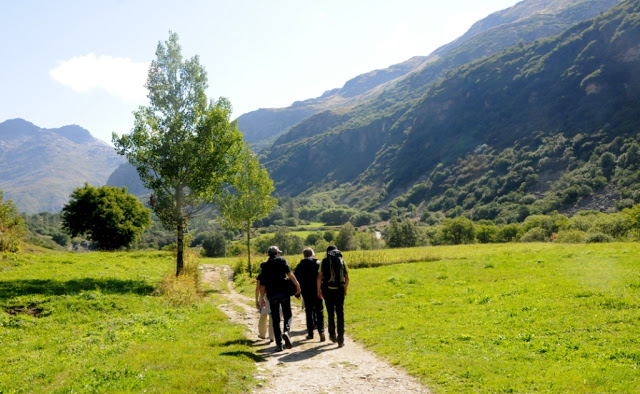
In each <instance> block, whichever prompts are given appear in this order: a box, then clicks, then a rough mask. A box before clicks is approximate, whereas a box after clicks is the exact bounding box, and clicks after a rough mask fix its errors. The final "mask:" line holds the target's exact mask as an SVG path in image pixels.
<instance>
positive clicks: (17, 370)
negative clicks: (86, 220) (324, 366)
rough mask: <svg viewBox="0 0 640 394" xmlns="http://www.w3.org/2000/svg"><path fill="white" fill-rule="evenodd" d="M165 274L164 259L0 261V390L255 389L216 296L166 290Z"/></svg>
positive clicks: (87, 256)
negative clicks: (217, 305)
mask: <svg viewBox="0 0 640 394" xmlns="http://www.w3.org/2000/svg"><path fill="white" fill-rule="evenodd" d="M174 270H175V260H174V257H173V255H172V254H170V253H165V252H132V253H126V252H122V253H102V252H91V253H52V252H31V253H22V254H19V255H6V256H5V257H4V259H2V260H0V347H1V349H2V351H1V354H0V393H22V392H24V393H28V392H46V393H70V392H105V393H106V392H108V393H114V392H116V393H117V392H143V391H146V392H246V391H248V390H249V389H250V388H251V387H254V384H255V381H254V380H253V377H252V376H253V373H254V370H255V366H254V362H255V360H256V356H255V355H254V353H252V349H251V346H250V342H249V341H247V340H246V338H245V336H244V333H243V328H242V327H239V326H235V325H232V324H229V322H228V321H227V320H226V317H225V316H224V315H223V314H222V312H220V311H219V310H218V309H217V308H216V306H215V302H216V299H215V294H208V295H207V294H206V292H204V293H205V294H204V295H206V297H203V296H202V292H201V293H200V294H201V295H199V296H196V297H195V298H194V297H193V294H191V295H190V294H189V292H190V290H189V287H188V286H180V284H179V283H178V284H177V285H175V284H174V285H173V288H172V289H171V287H172V286H171V285H169V286H167V285H165V284H164V282H163V281H165V282H166V278H167V277H171V276H172V275H173V273H174V272H175V271H174ZM168 282H170V281H168ZM163 286H164V287H165V288H167V287H168V288H169V290H168V293H167V294H163V293H162V292H159V291H158V289H162V288H163Z"/></svg>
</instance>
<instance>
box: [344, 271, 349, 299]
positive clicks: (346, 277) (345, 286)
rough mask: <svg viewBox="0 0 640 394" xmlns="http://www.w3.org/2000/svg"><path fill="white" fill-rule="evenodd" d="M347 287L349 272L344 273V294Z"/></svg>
mask: <svg viewBox="0 0 640 394" xmlns="http://www.w3.org/2000/svg"><path fill="white" fill-rule="evenodd" d="M347 287H349V273H346V274H345V275H344V295H347Z"/></svg>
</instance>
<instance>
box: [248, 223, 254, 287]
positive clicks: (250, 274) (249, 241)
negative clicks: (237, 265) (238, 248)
mask: <svg viewBox="0 0 640 394" xmlns="http://www.w3.org/2000/svg"><path fill="white" fill-rule="evenodd" d="M247 259H248V262H249V278H251V277H252V275H253V273H252V272H251V224H247Z"/></svg>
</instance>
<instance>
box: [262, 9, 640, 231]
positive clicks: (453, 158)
mask: <svg viewBox="0 0 640 394" xmlns="http://www.w3.org/2000/svg"><path fill="white" fill-rule="evenodd" d="M637 7H638V4H637V3H636V2H632V1H625V2H623V3H621V4H620V5H618V6H616V7H614V8H612V9H611V10H610V11H608V12H606V13H603V14H602V15H600V16H597V17H596V18H595V19H592V20H588V21H585V22H581V23H579V24H577V25H575V26H574V27H572V28H570V29H569V30H567V31H566V32H564V33H562V34H560V35H558V36H555V37H553V38H548V39H543V40H540V41H536V42H535V43H533V44H530V45H526V44H522V43H521V44H520V45H517V46H515V47H512V48H510V49H508V50H506V51H504V52H502V53H500V54H497V55H494V56H492V57H489V58H485V59H482V60H478V61H475V62H472V63H470V64H468V65H465V66H462V67H460V68H458V69H456V70H454V71H451V72H449V73H448V74H447V76H446V77H444V78H442V79H441V80H439V81H438V82H437V83H434V84H432V85H429V86H428V87H426V88H423V89H424V90H423V93H422V94H423V96H422V97H421V98H420V99H409V100H405V99H403V98H402V96H399V95H398V94H395V95H393V94H391V93H389V94H386V93H385V94H383V95H382V96H381V97H380V98H379V99H378V100H374V101H372V102H371V103H369V104H367V105H366V106H361V107H358V108H357V109H354V110H352V111H347V112H333V113H323V114H319V115H316V116H315V117H313V118H310V119H309V120H308V121H305V122H303V123H301V124H300V125H298V126H296V127H295V128H293V129H292V130H291V131H290V132H289V133H287V134H285V135H283V136H282V137H280V141H279V142H276V144H274V147H273V148H272V149H270V150H268V151H266V153H265V158H264V161H265V164H266V165H267V168H268V169H269V170H270V172H271V174H272V177H273V178H274V181H275V182H276V185H277V190H278V191H279V192H281V193H284V194H290V195H302V196H310V195H311V194H318V193H326V190H327V189H332V195H334V196H337V200H338V201H340V202H342V203H346V204H348V205H351V206H355V207H356V208H359V209H365V210H369V211H377V210H380V209H383V208H388V207H389V206H390V205H389V203H391V202H392V201H393V200H394V198H397V197H399V196H400V197H401V199H400V200H397V204H396V205H397V206H398V207H400V208H401V211H402V209H405V208H407V205H408V204H413V205H414V206H417V207H418V213H421V212H423V211H424V210H425V209H426V210H428V211H432V210H433V211H439V212H442V213H445V214H448V215H451V216H458V215H460V214H465V215H467V216H471V217H478V218H480V217H482V218H489V219H491V218H496V217H498V216H499V215H500V214H501V212H502V211H503V210H513V209H514V205H524V206H527V207H531V206H532V205H533V204H532V203H533V202H536V204H535V207H534V208H535V209H531V211H532V212H539V213H545V212H550V211H552V210H560V211H563V212H572V211H575V210H576V209H578V208H579V207H581V206H584V207H589V208H594V209H599V210H600V209H602V210H607V209H613V210H615V209H619V208H620V207H618V206H616V203H620V202H621V201H622V202H623V203H622V207H624V206H628V205H629V203H631V202H635V203H637V202H639V200H638V197H639V196H637V195H634V194H633V190H635V189H637V188H638V186H640V185H639V184H638V182H637V169H636V167H635V164H634V163H635V160H636V159H635V157H636V152H637V149H636V144H635V141H636V140H637V135H636V134H637V132H638V130H640V127H638V126H639V125H638V122H637V117H635V116H634V115H633V114H634V108H636V107H637V103H638V97H637V92H638V91H640V90H639V89H638V80H637V73H636V72H635V70H636V69H637V67H638V62H639V61H640V58H639V57H638V56H637V53H638V47H637V43H638V35H639V27H638V23H637V22H638V18H639V16H638V15H639V14H638V9H637ZM416 75H418V74H416ZM410 79H411V78H408V79H407V82H408V81H409V80H410ZM422 86H423V87H424V86H425V85H422ZM385 100H386V101H385ZM603 155H604V156H603ZM605 167H606V168H605ZM587 178H588V182H587V183H586V184H584V183H585V182H584V180H585V179H587ZM578 184H584V185H582V186H584V187H583V188H582V189H581V190H577V191H576V190H575V189H577V188H578ZM572 187H573V189H572ZM336 189H337V190H338V191H337V192H336ZM447 191H448V193H449V194H450V195H449V196H448V197H453V199H454V201H453V204H450V203H451V201H449V202H450V203H449V204H445V205H444V206H442V205H439V204H437V202H435V201H434V200H435V199H436V198H439V197H441V196H442V194H443V193H444V192H447ZM485 191H488V192H487V193H485ZM451 194H452V195H451ZM565 196H566V198H565ZM523 198H524V200H523ZM531 199H533V201H531ZM590 200H593V201H597V202H594V203H593V204H591V203H590V202H589V201H590ZM407 201H408V202H407ZM625 201H626V202H625ZM490 204H498V205H500V206H501V208H500V209H498V210H497V212H495V213H492V214H489V215H484V214H483V215H480V214H476V212H477V211H480V210H482V209H483V207H486V206H487V205H489V206H491V205H490ZM576 204H582V205H576ZM538 207H539V209H538ZM451 209H455V210H454V211H452V212H450V211H451ZM494 211H495V210H494Z"/></svg>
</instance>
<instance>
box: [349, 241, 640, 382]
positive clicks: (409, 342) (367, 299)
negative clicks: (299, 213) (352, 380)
mask: <svg viewBox="0 0 640 394" xmlns="http://www.w3.org/2000/svg"><path fill="white" fill-rule="evenodd" d="M428 249H429V250H430V251H431V253H433V255H434V256H439V260H437V261H431V262H423V263H413V264H396V265H386V266H381V267H377V268H363V269H352V270H351V274H350V276H351V283H352V285H351V286H350V292H349V295H348V297H347V301H346V304H347V305H346V316H345V319H346V324H347V330H348V332H349V334H351V335H352V336H353V337H354V338H355V339H357V340H358V341H361V342H362V343H364V344H366V345H367V346H368V347H369V348H371V349H372V350H374V351H376V352H377V353H379V354H381V355H383V356H384V357H385V358H387V359H388V360H389V361H391V362H392V363H393V364H396V365H399V366H401V367H403V368H405V369H406V370H407V371H409V372H410V373H412V374H414V375H415V376H417V377H418V378H420V379H421V380H422V381H423V382H424V383H425V384H426V385H428V386H429V387H430V388H431V389H432V390H434V391H435V392H469V391H478V392H539V391H551V392H583V393H593V392H627V393H628V392H640V371H639V370H638V367H639V366H640V244H637V243H616V244H589V245H584V244H581V245H566V244H501V245H466V246H447V247H432V248H428ZM388 252H389V253H391V254H393V253H397V254H399V255H401V254H402V253H404V251H402V250H397V251H395V250H394V251H388ZM347 262H348V261H347ZM354 263H356V265H357V263H358V262H357V261H354Z"/></svg>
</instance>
